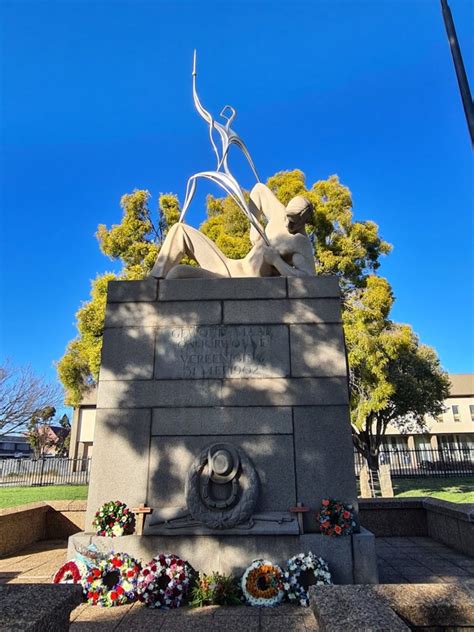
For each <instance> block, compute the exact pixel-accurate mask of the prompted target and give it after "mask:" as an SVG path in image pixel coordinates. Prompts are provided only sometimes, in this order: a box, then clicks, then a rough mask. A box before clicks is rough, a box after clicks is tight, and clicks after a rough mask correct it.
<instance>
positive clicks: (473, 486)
mask: <svg viewBox="0 0 474 632" xmlns="http://www.w3.org/2000/svg"><path fill="white" fill-rule="evenodd" d="M392 485H393V493H394V494H395V496H399V497H405V498H408V497H409V496H433V498H439V499H441V500H449V501H451V502H452V503H474V477H472V476H466V477H453V478H434V477H433V478H428V477H427V478H424V477H417V478H392Z"/></svg>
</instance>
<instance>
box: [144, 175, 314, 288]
mask: <svg viewBox="0 0 474 632" xmlns="http://www.w3.org/2000/svg"><path fill="white" fill-rule="evenodd" d="M249 206H250V210H251V212H252V214H253V215H254V216H255V218H256V219H257V220H259V221H260V220H261V219H262V215H263V216H264V218H265V219H266V222H267V223H266V225H265V229H264V230H265V236H266V238H267V240H268V243H269V245H267V244H266V243H265V241H264V240H263V239H262V237H261V236H260V235H259V233H258V231H257V230H256V229H255V228H254V227H253V226H251V228H250V240H251V242H252V249H251V250H250V252H249V253H248V254H247V255H246V256H245V257H244V258H243V259H229V258H228V257H226V256H225V255H224V254H223V253H222V252H221V251H220V250H219V248H218V247H217V246H216V244H215V243H214V242H213V241H211V240H210V239H209V238H208V237H207V236H206V235H204V234H203V233H201V232H200V231H198V230H197V229H196V228H193V227H192V226H189V225H188V224H185V223H183V222H178V223H177V224H174V225H173V226H172V227H171V229H170V230H169V232H168V234H167V235H166V239H165V241H164V243H163V245H162V247H161V250H160V252H159V254H158V257H157V259H156V262H155V265H154V266H153V269H152V271H151V273H150V274H151V276H153V277H156V278H159V279H165V278H166V279H183V278H231V277H267V276H299V277H302V276H312V275H315V273H316V272H315V265H314V253H313V246H312V244H311V241H310V239H309V237H308V236H307V234H306V231H305V224H306V223H307V222H308V221H309V219H310V218H311V215H312V212H313V207H312V204H311V202H310V201H309V200H308V199H307V198H305V197H303V196H300V195H298V196H296V197H294V198H293V199H292V200H290V202H289V203H288V205H287V206H286V207H285V206H284V205H283V204H282V203H281V202H280V201H279V200H278V199H277V197H276V196H275V195H274V194H273V192H272V191H270V189H269V188H268V187H266V186H265V185H264V184H261V183H258V184H256V185H255V186H254V187H253V189H252V191H251V193H250V203H249ZM185 256H187V257H190V258H192V259H194V260H195V261H197V263H198V264H199V266H200V267H199V268H197V267H194V266H190V265H180V261H181V260H182V259H183V257H185Z"/></svg>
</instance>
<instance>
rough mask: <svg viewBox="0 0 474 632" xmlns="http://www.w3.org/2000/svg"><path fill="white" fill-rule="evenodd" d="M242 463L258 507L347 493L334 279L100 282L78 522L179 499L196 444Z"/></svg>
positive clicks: (310, 524)
mask: <svg viewBox="0 0 474 632" xmlns="http://www.w3.org/2000/svg"><path fill="white" fill-rule="evenodd" d="M216 442H231V443H233V444H234V445H235V446H237V447H239V448H241V449H242V450H244V451H245V452H246V453H247V454H248V456H249V457H250V458H251V459H252V461H253V462H254V464H255V467H256V469H257V471H258V474H259V477H260V483H261V492H260V496H259V503H258V506H257V508H256V511H258V512H266V511H287V510H288V509H289V507H291V506H294V505H295V504H296V503H297V502H301V503H304V504H305V505H307V506H309V507H310V508H311V510H312V511H311V512H310V513H308V514H307V515H306V517H305V521H306V523H305V530H306V531H309V532H315V531H316V527H317V525H316V522H315V519H314V512H315V511H316V510H317V508H318V507H319V505H320V502H321V500H322V498H324V497H337V498H340V499H341V500H343V501H346V502H353V503H354V504H355V505H356V504H357V501H356V486H355V478H354V471H353V465H352V459H353V457H352V443H351V435H350V423H349V411H348V384H347V363H346V355H345V347H344V339H343V333H342V324H341V311H340V295H339V287H338V282H337V278H336V277H315V278H305V279H297V278H290V279H285V278H266V279H192V280H184V279H183V280H175V281H159V282H158V281H157V280H156V279H147V280H145V281H130V282H124V281H120V282H111V283H110V284H109V291H108V303H107V311H106V319H105V330H104V345H103V351H102V362H101V371H100V379H99V386H98V400H97V417H96V430H95V437H94V459H93V462H92V472H91V484H90V493H89V499H88V516H87V521H86V529H87V528H89V525H90V524H91V519H92V517H93V514H94V512H95V511H96V509H97V508H98V507H99V506H100V505H101V504H102V503H103V502H105V501H107V500H110V499H112V498H115V497H117V498H120V499H122V500H123V501H124V502H126V503H127V504H128V505H129V506H135V505H137V504H139V503H142V502H146V503H147V504H148V505H150V506H153V507H180V506H184V505H185V501H184V485H185V480H186V474H187V472H188V470H189V467H190V465H191V463H192V462H193V460H194V459H195V458H196V456H197V455H198V454H199V452H200V450H201V449H202V448H203V447H205V446H208V445H210V444H212V443H216Z"/></svg>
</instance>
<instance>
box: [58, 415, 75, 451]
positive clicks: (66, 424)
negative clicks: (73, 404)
mask: <svg viewBox="0 0 474 632" xmlns="http://www.w3.org/2000/svg"><path fill="white" fill-rule="evenodd" d="M59 425H60V426H61V431H60V432H59V433H56V435H57V441H56V443H55V448H56V456H67V455H68V454H69V446H70V444H71V422H70V421H69V417H68V416H67V415H63V416H62V417H61V418H60V420H59Z"/></svg>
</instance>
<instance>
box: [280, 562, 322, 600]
mask: <svg viewBox="0 0 474 632" xmlns="http://www.w3.org/2000/svg"><path fill="white" fill-rule="evenodd" d="M286 565H287V570H286V571H285V572H284V573H283V588H284V589H285V592H286V595H287V597H288V599H289V601H291V602H293V603H297V604H299V605H300V606H309V595H308V588H309V587H310V586H314V585H318V586H320V585H323V584H332V578H331V573H330V572H329V568H328V565H327V563H326V562H325V561H324V560H323V559H322V558H321V557H318V556H317V555H314V553H311V551H309V553H298V555H295V556H294V557H291V558H290V559H289V560H288V561H287V563H286Z"/></svg>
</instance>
